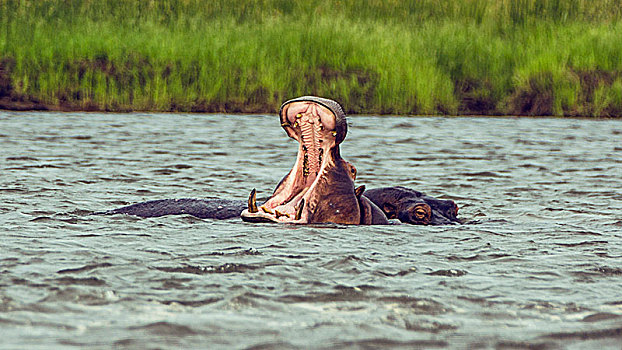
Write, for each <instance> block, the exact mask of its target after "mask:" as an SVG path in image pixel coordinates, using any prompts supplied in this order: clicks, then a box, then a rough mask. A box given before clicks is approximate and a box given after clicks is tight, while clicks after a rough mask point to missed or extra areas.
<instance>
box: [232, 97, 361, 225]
mask: <svg viewBox="0 0 622 350" xmlns="http://www.w3.org/2000/svg"><path fill="white" fill-rule="evenodd" d="M279 117H280V119H281V126H282V127H283V129H285V132H286V133H287V135H289V137H291V138H293V139H295V140H296V141H298V143H299V146H298V154H297V156H296V162H295V163H294V166H293V168H292V170H291V171H290V172H289V174H287V175H286V176H285V177H284V178H283V180H281V182H280V183H279V184H278V185H277V187H276V189H275V190H274V193H273V194H272V196H271V197H270V198H269V199H268V200H267V201H266V202H265V203H264V204H262V205H261V206H259V207H257V204H256V199H255V190H253V191H252V192H251V194H250V196H249V200H248V209H246V210H244V211H243V212H242V214H241V216H242V220H244V221H251V222H285V223H321V222H334V223H345V224H358V223H359V220H360V208H359V205H358V200H357V197H356V195H355V192H354V182H353V180H352V174H351V170H352V168H351V167H350V166H349V164H348V163H347V162H346V161H344V160H343V159H342V158H341V155H340V153H339V144H340V143H341V142H342V141H343V140H344V138H345V137H346V133H347V123H346V118H345V113H344V112H343V109H342V108H341V106H340V105H339V104H338V103H337V102H335V101H333V100H329V99H325V98H319V97H314V96H304V97H299V98H295V99H292V100H289V101H287V102H285V103H283V105H282V106H281V109H280V111H279Z"/></svg>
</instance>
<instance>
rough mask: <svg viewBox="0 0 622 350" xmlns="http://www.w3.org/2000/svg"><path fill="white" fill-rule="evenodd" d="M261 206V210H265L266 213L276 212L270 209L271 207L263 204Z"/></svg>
mask: <svg viewBox="0 0 622 350" xmlns="http://www.w3.org/2000/svg"><path fill="white" fill-rule="evenodd" d="M259 208H260V209H261V210H263V212H264V213H268V214H274V213H273V212H272V210H270V209H268V208H266V207H264V206H263V205H262V206H261V207H259Z"/></svg>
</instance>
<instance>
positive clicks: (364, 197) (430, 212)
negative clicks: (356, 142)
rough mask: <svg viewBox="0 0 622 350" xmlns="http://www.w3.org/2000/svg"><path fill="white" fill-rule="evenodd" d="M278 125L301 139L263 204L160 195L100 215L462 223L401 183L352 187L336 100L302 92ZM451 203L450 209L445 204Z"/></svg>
mask: <svg viewBox="0 0 622 350" xmlns="http://www.w3.org/2000/svg"><path fill="white" fill-rule="evenodd" d="M279 118H280V122H281V127H282V128H283V129H284V130H285V132H286V134H287V135H288V136H289V137H291V138H293V139H294V140H296V141H298V153H297V156H296V160H295V162H294V166H293V167H292V169H291V170H290V172H289V173H288V174H287V175H286V176H285V177H284V178H283V179H282V180H281V181H280V182H279V183H278V185H277V186H276V189H275V190H274V192H273V193H272V195H271V196H270V197H268V198H267V199H266V200H265V201H263V204H261V205H257V199H256V190H255V189H253V190H251V192H250V195H249V198H248V201H246V202H243V201H235V200H226V199H191V198H182V199H163V200H154V201H148V202H143V203H137V204H133V205H130V206H126V207H123V208H119V209H114V210H110V211H105V212H100V213H97V214H130V215H136V216H140V217H156V216H163V215H177V214H189V215H193V216H196V217H199V218H212V219H230V218H233V217H241V218H242V220H244V221H247V222H275V223H291V224H311V223H337V224H355V225H358V224H366V225H378V224H389V223H394V222H392V221H390V220H389V219H398V220H400V221H402V222H404V223H410V224H444V223H453V222H457V219H456V217H455V215H456V213H457V206H455V204H453V202H452V201H443V200H439V199H436V198H434V197H430V196H426V195H424V194H423V193H421V192H418V191H414V190H410V189H407V188H404V187H388V188H382V189H375V190H367V191H366V190H365V186H359V187H356V188H355V186H354V181H355V180H356V175H357V170H356V167H355V166H354V165H353V164H352V163H350V162H347V161H346V160H344V159H343V158H342V157H341V154H340V150H339V145H340V144H341V143H342V142H343V140H344V139H345V137H346V134H347V129H348V127H347V122H346V116H345V113H344V111H343V108H342V107H341V105H339V103H337V102H335V101H333V100H330V99H327V98H321V97H315V96H302V97H298V98H294V99H291V100H288V101H286V102H285V103H283V104H282V105H281V108H280V109H279ZM448 202H451V203H452V204H453V207H452V206H451V205H450V204H449V203H448ZM453 208H456V209H455V210H454V211H453V212H452V209H453Z"/></svg>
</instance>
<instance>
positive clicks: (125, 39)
mask: <svg viewBox="0 0 622 350" xmlns="http://www.w3.org/2000/svg"><path fill="white" fill-rule="evenodd" d="M620 33H622V8H621V5H620V2H619V0H565V1H564V0H465V1H441V0H409V1H401V0H395V1H380V0H369V1H336V0H300V1H295V2H294V1H286V0H246V1H241V0H237V1H233V0H220V1H218V0H213V1H200V0H177V1H173V0H171V1H126V0H82V1H78V0H74V1H61V0H40V1H34V0H33V1H27V0H0V107H3V108H56V109H79V110H110V111H126V110H153V111H196V112H205V111H207V112H224V111H226V112H273V111H274V110H275V109H276V108H278V106H279V104H280V103H281V102H282V101H284V100H285V99H287V98H290V97H294V96H298V95H302V94H316V95H321V96H326V97H331V98H334V99H336V100H338V101H340V102H342V103H343V104H344V106H345V107H346V109H348V111H349V112H353V113H392V114H521V115H580V116H622V35H620Z"/></svg>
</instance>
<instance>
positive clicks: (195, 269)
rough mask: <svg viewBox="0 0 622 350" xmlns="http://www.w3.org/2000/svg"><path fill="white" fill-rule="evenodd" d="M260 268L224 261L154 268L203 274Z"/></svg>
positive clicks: (164, 270)
mask: <svg viewBox="0 0 622 350" xmlns="http://www.w3.org/2000/svg"><path fill="white" fill-rule="evenodd" d="M258 268H260V266H256V265H247V264H237V263H226V264H223V265H218V266H192V265H186V266H181V267H155V269H156V270H160V271H163V272H181V273H191V274H195V275H205V274H210V273H244V272H247V271H252V270H256V269H258Z"/></svg>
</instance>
